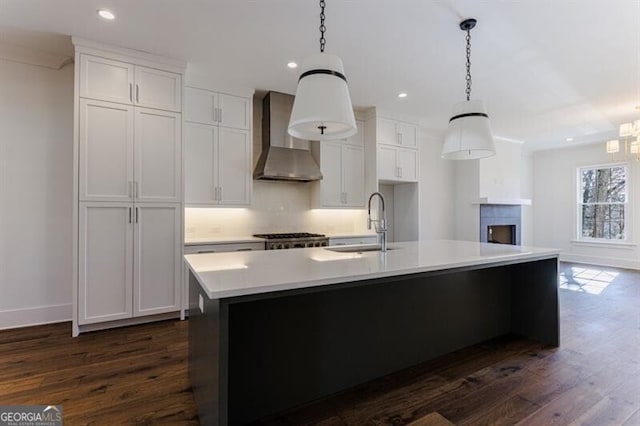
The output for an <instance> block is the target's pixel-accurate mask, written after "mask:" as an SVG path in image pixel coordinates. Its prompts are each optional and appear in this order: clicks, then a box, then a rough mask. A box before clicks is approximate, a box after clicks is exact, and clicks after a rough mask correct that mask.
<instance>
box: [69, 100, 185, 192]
mask: <svg viewBox="0 0 640 426" xmlns="http://www.w3.org/2000/svg"><path fill="white" fill-rule="evenodd" d="M79 109H80V120H79V122H80V125H79V186H80V188H79V190H80V193H79V197H80V200H81V201H127V200H129V201H130V200H132V199H134V198H135V199H136V200H140V201H158V202H180V189H181V168H182V167H181V163H182V160H181V140H182V135H181V121H182V120H181V118H180V114H177V113H173V112H168V111H160V110H153V109H145V108H138V107H132V106H128V105H123V104H117V103H112V102H103V101H94V100H91V99H81V100H80V108H79Z"/></svg>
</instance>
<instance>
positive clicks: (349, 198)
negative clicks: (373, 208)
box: [314, 141, 364, 207]
mask: <svg viewBox="0 0 640 426" xmlns="http://www.w3.org/2000/svg"><path fill="white" fill-rule="evenodd" d="M320 170H321V171H322V180H320V181H319V182H317V183H316V188H315V193H316V195H315V196H314V198H315V204H316V205H317V206H318V207H363V206H364V148H363V147H361V146H357V145H352V144H347V143H345V142H344V141H330V142H322V143H321V145H320Z"/></svg>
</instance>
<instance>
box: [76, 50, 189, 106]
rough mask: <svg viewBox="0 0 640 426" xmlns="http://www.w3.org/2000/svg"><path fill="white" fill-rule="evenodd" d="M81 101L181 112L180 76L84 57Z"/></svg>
mask: <svg viewBox="0 0 640 426" xmlns="http://www.w3.org/2000/svg"><path fill="white" fill-rule="evenodd" d="M80 70H81V71H80V97H81V98H89V99H96V100H102V101H109V102H118V103H123V104H128V105H136V106H142V107H147V108H154V109H161V110H166V111H175V112H180V111H181V110H182V78H181V76H180V74H176V73H172V72H168V71H161V70H157V69H154V68H149V67H144V66H141V65H134V64H130V63H128V62H122V61H116V60H111V59H105V58H102V57H99V56H92V55H87V54H82V55H80Z"/></svg>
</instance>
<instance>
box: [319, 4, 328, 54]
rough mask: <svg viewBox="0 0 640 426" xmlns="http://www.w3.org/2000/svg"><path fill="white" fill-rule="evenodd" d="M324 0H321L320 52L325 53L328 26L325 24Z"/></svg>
mask: <svg viewBox="0 0 640 426" xmlns="http://www.w3.org/2000/svg"><path fill="white" fill-rule="evenodd" d="M324 8H325V3H324V0H320V53H324V45H325V44H327V40H325V38H324V33H325V32H326V31H327V27H325V25H324Z"/></svg>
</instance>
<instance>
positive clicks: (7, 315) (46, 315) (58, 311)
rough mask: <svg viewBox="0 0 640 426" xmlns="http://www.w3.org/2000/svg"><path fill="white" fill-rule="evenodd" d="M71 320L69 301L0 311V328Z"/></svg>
mask: <svg viewBox="0 0 640 426" xmlns="http://www.w3.org/2000/svg"><path fill="white" fill-rule="evenodd" d="M63 321H71V303H66V304H64V305H49V306H36V307H33V308H22V309H12V310H7V311H0V330H4V329H8V328H18V327H28V326H31V325H39V324H50V323H54V322H63Z"/></svg>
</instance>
